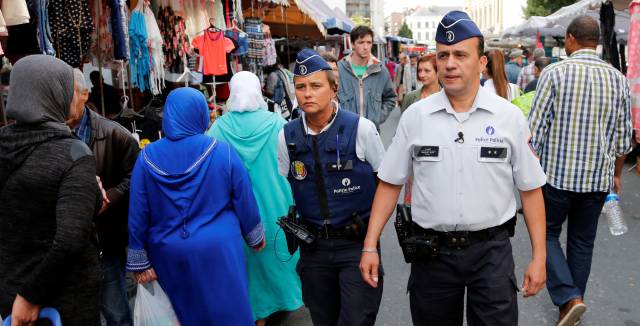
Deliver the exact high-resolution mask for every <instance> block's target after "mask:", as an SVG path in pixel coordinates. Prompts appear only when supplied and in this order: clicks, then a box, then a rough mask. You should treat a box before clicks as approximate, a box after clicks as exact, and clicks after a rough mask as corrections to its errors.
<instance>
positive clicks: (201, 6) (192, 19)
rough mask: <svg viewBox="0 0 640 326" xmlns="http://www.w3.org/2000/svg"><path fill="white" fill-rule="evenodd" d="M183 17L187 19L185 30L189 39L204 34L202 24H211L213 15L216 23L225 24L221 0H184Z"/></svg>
mask: <svg viewBox="0 0 640 326" xmlns="http://www.w3.org/2000/svg"><path fill="white" fill-rule="evenodd" d="M182 3H183V10H182V12H183V17H182V18H184V21H185V32H186V34H187V36H188V37H189V39H191V40H193V39H194V38H196V36H198V35H199V34H202V29H201V27H202V26H208V25H209V18H210V17H213V19H214V25H215V26H217V27H224V26H225V19H224V15H223V13H224V9H223V7H222V2H221V1H215V2H213V7H212V1H211V0H183V1H182Z"/></svg>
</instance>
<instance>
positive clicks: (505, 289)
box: [408, 231, 518, 326]
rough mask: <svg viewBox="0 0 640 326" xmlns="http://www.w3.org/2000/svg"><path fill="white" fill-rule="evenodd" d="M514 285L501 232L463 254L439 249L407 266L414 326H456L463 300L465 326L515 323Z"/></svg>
mask: <svg viewBox="0 0 640 326" xmlns="http://www.w3.org/2000/svg"><path fill="white" fill-rule="evenodd" d="M517 289H518V286H517V283H516V278H515V275H514V263H513V255H512V253H511V242H510V241H509V236H508V234H507V232H506V231H504V232H501V233H500V234H498V235H496V237H494V238H493V239H492V240H489V241H485V242H479V243H476V244H473V245H471V246H469V247H467V248H463V249H449V248H444V249H442V254H441V255H439V256H438V257H436V258H433V259H431V260H428V261H424V262H418V263H413V264H412V266H411V276H410V277H409V285H408V290H409V293H410V296H409V298H410V301H411V317H412V319H413V324H414V325H416V326H426V325H429V326H431V325H434V326H449V325H450V326H454V325H455V326H461V325H462V320H463V313H464V299H465V290H466V292H467V293H466V296H467V325H469V326H476V325H491V326H501V325H504V326H514V325H517V324H518V301H517V297H516V292H517Z"/></svg>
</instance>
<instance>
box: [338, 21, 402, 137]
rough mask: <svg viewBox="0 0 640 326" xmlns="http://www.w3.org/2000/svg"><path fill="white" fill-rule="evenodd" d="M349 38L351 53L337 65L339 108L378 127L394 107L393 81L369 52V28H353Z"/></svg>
mask: <svg viewBox="0 0 640 326" xmlns="http://www.w3.org/2000/svg"><path fill="white" fill-rule="evenodd" d="M350 36H351V46H352V47H353V51H352V52H351V54H350V55H348V56H345V57H344V58H343V59H342V60H340V62H339V63H338V70H339V71H340V86H339V88H338V97H339V98H340V105H341V106H342V108H343V109H344V110H346V111H351V112H354V113H356V114H358V115H360V116H361V117H365V118H367V119H369V120H371V121H373V123H374V124H375V125H376V126H378V127H380V125H381V124H382V123H383V122H385V120H387V117H388V116H389V114H390V113H391V111H392V110H393V109H394V108H395V107H396V93H395V91H394V90H393V82H392V81H391V76H390V75H389V72H388V71H387V69H384V67H383V66H382V63H380V60H378V59H377V58H376V57H375V56H373V54H372V53H371V47H372V46H373V31H372V30H371V28H369V27H367V26H357V27H355V28H354V29H353V30H351V34H350ZM405 87H406V86H405Z"/></svg>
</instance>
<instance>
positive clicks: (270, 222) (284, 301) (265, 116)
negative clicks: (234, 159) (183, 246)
mask: <svg viewBox="0 0 640 326" xmlns="http://www.w3.org/2000/svg"><path fill="white" fill-rule="evenodd" d="M229 88H230V91H231V93H230V95H229V100H228V102H227V108H228V111H229V112H228V113H226V114H224V115H223V116H222V117H220V118H218V119H217V120H216V121H215V123H214V124H213V126H212V127H211V129H210V130H209V135H210V136H213V137H214V138H216V139H219V140H222V141H224V142H227V143H229V144H231V145H232V146H233V147H234V148H235V149H236V151H237V152H238V154H239V155H240V158H241V159H242V161H243V162H244V165H245V167H246V168H247V171H249V178H250V179H251V184H252V185H253V192H254V194H255V197H256V200H257V201H258V208H259V210H260V216H261V217H262V223H263V225H264V229H265V238H266V247H265V249H264V250H263V251H261V252H258V253H256V252H254V251H252V250H249V249H248V248H246V250H245V253H246V256H247V270H248V273H249V275H248V276H249V294H250V301H251V308H252V310H253V318H254V320H255V321H256V325H258V326H260V325H264V323H265V322H266V319H267V318H268V317H269V316H270V315H271V314H273V313H274V312H278V311H293V310H296V309H298V308H300V307H301V306H302V305H303V303H302V290H301V286H300V279H299V277H298V274H297V273H296V270H295V268H296V264H297V262H298V253H297V252H296V254H295V255H294V256H293V257H291V255H290V254H289V252H288V250H287V243H286V240H285V235H284V232H283V231H281V230H280V227H279V226H278V225H276V220H277V219H278V218H279V217H281V216H284V215H286V214H287V212H288V209H289V206H290V205H292V204H293V196H292V193H291V188H290V186H289V183H288V182H287V180H286V179H285V178H284V177H282V176H280V174H278V162H277V160H278V133H279V132H280V130H281V129H282V127H283V126H284V124H285V123H286V121H285V120H284V119H283V118H282V117H281V116H280V115H279V114H277V113H274V112H269V111H268V110H267V104H266V102H265V101H264V100H263V98H262V93H261V87H260V81H259V80H258V77H256V75H254V74H252V73H250V72H246V71H243V72H239V73H237V74H235V75H234V76H233V78H231V82H230V84H229Z"/></svg>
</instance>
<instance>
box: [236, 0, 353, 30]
mask: <svg viewBox="0 0 640 326" xmlns="http://www.w3.org/2000/svg"><path fill="white" fill-rule="evenodd" d="M280 1H284V0H280ZM252 5H253V6H252ZM242 8H243V15H244V16H245V17H257V18H260V19H262V22H263V23H265V24H267V25H269V26H270V27H271V32H272V33H273V34H275V35H279V36H287V35H288V36H289V37H297V38H302V39H324V38H325V37H326V36H327V35H332V34H342V33H348V32H350V31H351V29H352V28H353V26H354V24H353V22H352V21H351V20H350V19H348V17H346V15H344V13H340V11H339V10H337V9H331V8H329V7H328V6H327V5H326V4H325V3H324V2H323V1H319V0H289V1H288V6H287V7H283V6H280V7H275V6H273V5H271V6H270V5H267V4H266V3H264V2H261V1H256V0H253V2H252V1H251V0H249V1H243V5H242Z"/></svg>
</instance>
